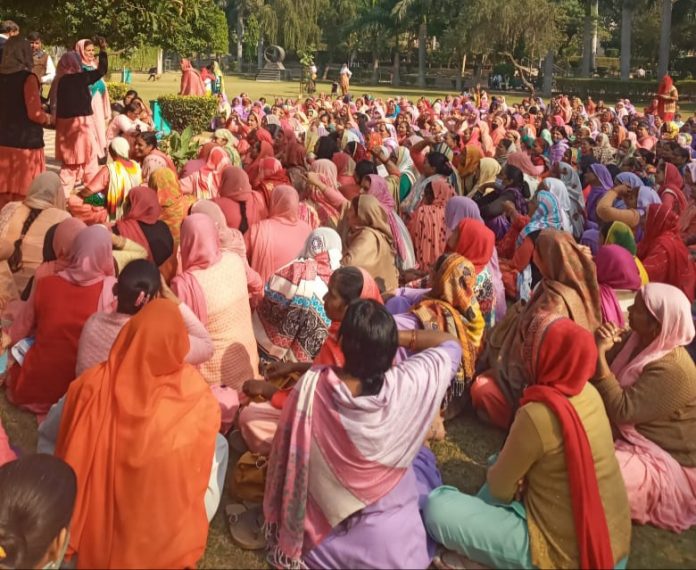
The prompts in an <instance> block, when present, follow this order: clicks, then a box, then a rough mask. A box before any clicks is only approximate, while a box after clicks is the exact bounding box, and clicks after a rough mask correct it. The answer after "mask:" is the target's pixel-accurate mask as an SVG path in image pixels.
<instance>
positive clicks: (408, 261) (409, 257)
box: [363, 174, 417, 271]
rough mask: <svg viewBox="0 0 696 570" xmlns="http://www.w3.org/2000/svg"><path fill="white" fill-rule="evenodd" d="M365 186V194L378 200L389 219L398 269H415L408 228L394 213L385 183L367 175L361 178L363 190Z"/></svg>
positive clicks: (414, 256)
mask: <svg viewBox="0 0 696 570" xmlns="http://www.w3.org/2000/svg"><path fill="white" fill-rule="evenodd" d="M366 186H367V193H368V194H369V195H371V196H374V197H375V198H377V200H379V203H380V204H381V205H382V207H383V208H384V211H385V212H386V214H387V217H388V218H389V227H390V228H391V231H392V237H393V238H394V244H395V247H396V252H397V255H398V262H399V268H400V269H401V270H402V271H404V270H407V269H413V268H414V267H416V265H417V264H416V253H415V251H414V249H413V241H412V240H411V234H409V233H408V228H407V227H406V224H404V221H403V220H402V219H401V217H400V216H399V215H398V214H397V213H396V210H395V208H396V204H395V202H394V197H393V196H392V195H391V192H389V188H388V187H387V181H386V180H385V179H384V178H382V177H381V176H379V175H377V174H368V175H367V176H366V177H365V178H363V188H365V187H366Z"/></svg>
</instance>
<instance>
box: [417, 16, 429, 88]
mask: <svg viewBox="0 0 696 570" xmlns="http://www.w3.org/2000/svg"><path fill="white" fill-rule="evenodd" d="M427 43H428V23H427V22H426V20H425V18H423V21H422V22H421V24H420V26H419V27H418V87H425V53H426V52H425V49H426V47H427V46H426V44H427Z"/></svg>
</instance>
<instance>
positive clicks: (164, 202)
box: [148, 168, 195, 247]
mask: <svg viewBox="0 0 696 570" xmlns="http://www.w3.org/2000/svg"><path fill="white" fill-rule="evenodd" d="M148 185H149V187H150V188H151V189H152V190H154V191H155V192H156V195H157V200H158V202H159V205H160V208H161V209H162V212H161V213H160V215H159V219H160V220H162V221H163V222H164V223H165V224H167V227H168V228H169V231H170V233H171V234H172V238H173V239H174V245H175V247H176V246H178V245H179V234H180V232H181V222H182V221H183V220H184V218H185V217H186V214H188V211H189V210H190V208H191V204H193V203H194V201H195V198H194V197H193V196H189V195H186V194H183V193H182V192H181V187H180V186H179V180H178V178H177V176H176V174H174V173H173V172H172V171H171V170H170V169H168V168H158V169H157V170H155V171H154V172H153V173H152V176H150V179H149V181H148Z"/></svg>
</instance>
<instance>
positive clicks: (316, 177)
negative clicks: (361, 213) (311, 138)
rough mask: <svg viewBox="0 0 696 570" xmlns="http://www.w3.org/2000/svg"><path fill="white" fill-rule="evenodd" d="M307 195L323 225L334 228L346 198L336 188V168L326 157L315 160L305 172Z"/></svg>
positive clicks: (346, 202) (346, 201)
mask: <svg viewBox="0 0 696 570" xmlns="http://www.w3.org/2000/svg"><path fill="white" fill-rule="evenodd" d="M307 197H308V198H309V201H310V202H311V203H312V204H313V205H314V207H315V209H316V211H317V214H319V221H320V223H321V224H322V225H323V226H327V227H330V228H336V227H337V226H338V221H339V219H340V218H341V215H342V214H343V210H344V208H345V207H346V206H347V205H348V200H346V199H345V197H344V196H343V194H341V192H340V191H339V190H338V169H337V168H336V165H335V164H334V163H333V162H332V161H330V160H328V159H326V158H320V159H318V160H315V161H314V162H313V163H312V164H311V166H310V167H309V173H308V174H307Z"/></svg>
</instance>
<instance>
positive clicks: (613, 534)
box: [0, 92, 696, 568]
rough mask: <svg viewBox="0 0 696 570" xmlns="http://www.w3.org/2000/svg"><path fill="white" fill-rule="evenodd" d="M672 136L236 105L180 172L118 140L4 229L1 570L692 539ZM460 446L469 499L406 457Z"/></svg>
mask: <svg viewBox="0 0 696 570" xmlns="http://www.w3.org/2000/svg"><path fill="white" fill-rule="evenodd" d="M663 115H664V113H663ZM667 115H669V114H667ZM672 119H673V117H669V116H660V115H659V114H653V113H652V112H648V113H646V112H642V111H640V110H638V109H635V108H633V107H631V106H630V105H627V104H626V103H625V102H623V101H622V102H621V105H620V106H619V105H616V107H609V106H605V105H604V104H602V103H600V104H599V105H595V104H594V103H592V107H590V106H589V105H588V106H584V105H583V104H582V102H580V101H579V100H577V99H572V100H571V99H569V98H567V97H565V96H561V97H557V98H554V99H553V100H551V101H550V102H548V104H544V102H543V101H541V100H525V101H523V102H522V103H520V104H516V105H507V104H506V103H505V101H504V99H502V98H496V97H494V98H492V99H491V100H489V99H488V96H487V95H486V94H485V92H484V93H482V92H477V93H475V94H472V95H471V97H469V96H465V97H455V98H452V97H446V98H444V99H437V100H435V101H432V102H431V101H429V100H427V99H425V98H422V99H419V100H418V101H416V102H411V101H409V100H408V99H407V98H406V97H401V98H397V99H389V100H382V99H373V98H371V97H369V96H364V97H359V98H356V99H354V100H351V99H350V98H346V99H341V100H335V99H332V98H329V97H325V96H318V97H316V98H311V99H307V100H306V101H302V102H299V101H289V100H278V101H276V102H275V104H273V105H269V104H267V103H266V102H265V101H257V102H252V101H251V100H250V99H249V98H248V97H246V96H245V95H242V96H240V97H237V98H235V99H234V100H232V102H231V114H230V118H229V120H228V122H227V125H226V128H224V129H219V130H218V131H215V133H214V136H213V137H212V139H211V140H210V142H207V143H206V144H204V145H203V146H202V147H201V148H200V151H199V154H198V156H197V157H196V158H194V159H192V160H190V161H188V162H187V163H185V164H179V165H175V164H174V163H173V162H172V160H171V159H170V157H168V156H167V155H166V154H164V153H163V152H161V151H159V150H157V139H156V137H155V136H154V135H150V134H148V133H140V134H137V133H134V135H133V137H131V142H133V148H131V146H130V144H129V142H128V140H126V139H125V138H121V137H115V138H113V140H111V142H110V147H109V148H110V158H109V161H108V163H107V165H106V166H105V167H104V168H105V170H104V171H103V173H102V175H101V178H99V177H97V179H96V182H94V184H92V183H89V184H88V185H87V186H84V187H79V188H76V189H75V190H74V191H73V193H71V194H70V195H69V196H67V199H66V195H65V193H64V185H63V184H62V183H61V179H60V178H59V177H58V175H56V174H53V173H50V172H44V173H42V174H40V175H38V176H37V177H36V178H35V179H34V180H33V182H32V183H31V185H30V186H29V187H28V188H27V189H26V192H24V195H25V198H24V200H23V201H22V202H18V201H15V202H10V203H9V204H7V205H6V206H5V207H4V208H3V209H2V210H1V211H0V291H1V293H2V307H1V309H2V348H3V350H4V351H5V352H4V358H6V359H7V364H6V368H7V369H6V372H5V374H4V376H3V379H4V385H5V386H4V391H5V394H6V397H7V400H8V401H9V403H10V405H13V406H16V407H18V408H21V409H23V410H26V411H28V412H31V413H33V414H35V415H36V419H37V422H38V423H39V443H38V451H39V452H40V453H39V454H38V455H32V454H30V453H29V452H30V451H31V450H20V449H18V448H17V445H16V442H14V441H13V440H12V439H11V438H8V437H7V435H6V434H5V432H4V431H3V430H2V429H1V426H0V464H4V465H2V466H0V567H7V568H17V567H34V568H39V567H47V566H46V565H47V564H51V565H53V566H50V567H58V565H59V564H60V562H61V561H62V559H63V557H67V558H70V559H72V560H73V562H74V564H76V567H77V568H94V567H100V568H123V567H194V566H195V565H196V564H197V563H198V562H199V560H200V559H201V558H202V556H203V553H204V551H205V548H206V543H207V539H208V531H209V524H210V521H211V520H212V518H213V517H214V516H215V514H216V512H218V510H224V511H225V514H226V519H227V520H226V522H227V524H228V528H229V532H230V536H231V540H233V541H234V542H235V543H236V544H237V545H238V546H241V547H242V548H247V549H252V550H254V549H266V550H267V552H268V560H269V561H270V562H271V563H272V564H273V565H274V566H276V567H288V568H305V567H310V568H346V567H350V568H353V567H355V568H357V567H361V568H364V567H372V568H427V567H429V565H430V564H431V563H434V564H435V565H436V566H437V567H441V568H464V567H469V566H468V565H470V564H472V563H477V564H479V565H483V566H486V567H493V568H509V567H523V568H532V567H538V568H578V567H579V568H614V567H616V568H624V567H626V564H627V563H628V562H629V560H630V546H631V528H632V521H633V522H634V523H637V524H652V525H655V526H657V527H660V528H663V529H667V530H669V531H673V532H675V533H679V532H683V531H684V530H686V529H688V528H690V527H692V526H694V525H696V366H695V365H694V361H693V358H692V356H691V355H690V353H689V352H688V350H689V348H690V346H691V347H692V345H693V342H694V336H695V333H694V317H693V313H692V311H693V306H692V303H693V301H694V298H695V296H696V263H695V261H694V254H693V246H694V244H695V243H696V190H694V188H695V187H696V162H691V155H692V153H693V152H694V150H693V148H694V147H692V142H693V141H692V138H691V134H690V128H691V124H688V123H687V124H685V125H683V126H681V127H680V126H676V124H675V123H674V122H673V120H672ZM675 127H676V131H675V130H674V129H675ZM680 128H681V131H680ZM649 139H650V140H652V141H653V143H652V145H651V144H650V140H649ZM627 141H628V143H629V144H626V142H627ZM641 141H642V143H641V146H640V147H639V146H638V143H639V142H641ZM684 153H686V154H687V156H688V159H687V160H683V155H684ZM114 164H118V165H120V166H113V165H114ZM129 173H133V174H134V176H132V177H131V176H130V175H129ZM145 173H147V176H143V174H145ZM112 177H113V178H112ZM97 182H98V184H97ZM97 195H101V196H102V198H103V200H101V201H99V200H96V199H94V198H93V197H94V196H97ZM690 248H692V249H690ZM462 414H468V415H470V416H472V417H475V418H477V421H479V422H481V423H483V424H488V425H491V426H495V427H496V428H498V429H500V430H504V432H505V433H506V438H505V443H504V444H503V446H502V448H501V449H500V450H499V451H498V452H497V453H496V454H495V455H493V456H491V457H490V459H489V461H488V466H487V470H486V478H485V484H484V485H483V487H481V489H480V490H479V491H478V492H477V493H476V494H468V493H464V492H462V491H461V490H459V489H457V488H455V487H452V486H449V485H445V484H443V479H442V477H441V474H440V470H439V465H438V461H437V457H436V455H435V454H434V453H433V451H432V450H431V446H432V445H433V444H434V443H433V442H437V441H441V440H443V439H446V438H447V437H448V435H447V433H448V432H447V429H448V422H449V421H450V420H452V419H453V418H455V417H457V416H459V415H462ZM459 444H460V445H461V446H462V448H466V446H467V442H459ZM435 445H436V444H435ZM17 455H19V456H20V457H19V458H17V457H16V456H17ZM225 485H227V489H228V492H229V495H230V496H229V497H226V498H225V499H224V500H223V496H222V495H223V493H222V490H223V487H224V486H225ZM221 504H224V506H225V508H224V509H223V508H222V507H221Z"/></svg>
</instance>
